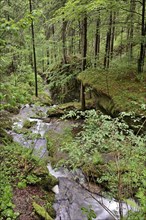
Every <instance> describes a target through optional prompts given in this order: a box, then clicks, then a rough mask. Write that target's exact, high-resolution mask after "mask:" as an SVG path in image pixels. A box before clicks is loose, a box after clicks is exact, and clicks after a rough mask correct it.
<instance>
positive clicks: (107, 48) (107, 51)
mask: <svg viewBox="0 0 146 220" xmlns="http://www.w3.org/2000/svg"><path fill="white" fill-rule="evenodd" d="M111 29H112V12H110V17H109V28H108V31H107V35H106V45H105V56H104V68H109V58H110V51H111V50H110V48H111Z"/></svg>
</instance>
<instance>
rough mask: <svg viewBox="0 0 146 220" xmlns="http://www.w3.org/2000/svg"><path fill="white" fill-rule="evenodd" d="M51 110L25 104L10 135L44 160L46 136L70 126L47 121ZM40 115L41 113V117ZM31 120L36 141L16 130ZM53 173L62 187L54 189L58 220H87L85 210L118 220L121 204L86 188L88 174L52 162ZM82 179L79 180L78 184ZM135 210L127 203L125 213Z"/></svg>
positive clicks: (100, 218) (98, 219) (102, 218)
mask: <svg viewBox="0 0 146 220" xmlns="http://www.w3.org/2000/svg"><path fill="white" fill-rule="evenodd" d="M49 108H51V107H41V106H35V105H32V106H30V105H28V104H27V105H25V106H23V107H22V108H21V110H20V112H19V114H18V115H16V116H14V118H13V119H14V123H13V130H12V131H10V134H11V135H12V136H13V139H14V141H15V142H18V143H20V144H21V145H22V146H24V147H28V148H30V147H31V148H32V149H33V152H34V154H36V155H37V156H39V157H40V158H42V157H47V156H48V154H49V152H47V140H46V139H45V134H46V133H47V132H48V131H50V130H54V131H55V132H57V133H58V134H60V133H61V132H63V129H64V128H65V127H67V126H68V125H69V123H71V122H69V121H63V120H57V119H50V120H48V122H44V120H43V118H46V117H47V115H46V113H47V110H48V109H49ZM38 113H39V114H38ZM26 120H29V121H31V122H35V123H34V125H33V126H32V127H31V128H30V130H31V132H32V133H33V134H36V136H37V137H36V139H35V140H31V139H27V138H26V137H25V136H24V134H23V133H17V132H16V131H15V129H16V128H17V129H19V128H22V127H23V124H24V121H26ZM47 167H48V170H49V172H50V173H51V174H52V175H53V176H55V177H56V178H58V180H59V185H56V186H55V187H54V188H53V189H52V190H53V191H54V193H55V194H56V200H55V204H54V209H55V211H56V220H87V219H88V218H87V215H88V214H87V213H86V214H84V213H83V212H82V210H81V208H86V210H90V209H92V210H94V212H95V214H96V218H94V219H95V220H114V219H116V220H118V219H120V217H119V203H118V202H116V201H115V200H114V199H112V200H108V199H106V198H104V197H101V196H99V195H97V194H95V193H91V192H89V191H88V190H86V189H84V188H83V187H82V184H84V183H85V178H84V175H83V174H82V172H81V171H80V170H76V171H75V172H71V171H70V172H69V171H67V170H66V169H64V168H61V169H60V170H57V171H56V170H54V169H53V168H52V166H51V164H50V163H48V166H47ZM77 179H78V181H76V180H77ZM129 209H131V208H130V207H129V206H128V205H127V204H125V203H123V214H124V215H126V213H127V212H128V210H129Z"/></svg>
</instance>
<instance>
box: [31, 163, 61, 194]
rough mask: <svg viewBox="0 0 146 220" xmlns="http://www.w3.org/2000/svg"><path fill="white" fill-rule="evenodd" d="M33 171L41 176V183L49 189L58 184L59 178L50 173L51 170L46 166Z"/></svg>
mask: <svg viewBox="0 0 146 220" xmlns="http://www.w3.org/2000/svg"><path fill="white" fill-rule="evenodd" d="M32 173H33V174H34V175H35V176H37V177H38V178H40V181H39V184H40V185H41V186H42V187H43V188H44V189H45V190H47V191H50V190H51V189H52V188H53V187H54V186H55V185H57V184H58V180H57V179H56V178H55V177H54V176H52V175H51V174H49V171H48V169H47V167H45V166H42V167H37V168H35V169H34V170H33V171H32Z"/></svg>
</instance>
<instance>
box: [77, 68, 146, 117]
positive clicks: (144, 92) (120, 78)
mask: <svg viewBox="0 0 146 220" xmlns="http://www.w3.org/2000/svg"><path fill="white" fill-rule="evenodd" d="M78 79H80V80H81V81H82V82H83V84H84V85H88V86H87V87H90V86H91V87H94V88H96V89H97V90H98V91H102V92H103V93H106V94H108V95H110V96H111V97H112V99H113V100H114V102H115V104H116V106H117V108H118V109H120V111H134V112H137V113H141V109H140V106H141V104H143V103H145V101H146V86H145V85H146V72H144V73H143V74H141V75H138V74H137V73H136V71H135V70H127V71H125V70H124V71H123V72H122V71H121V70H118V69H109V70H104V69H102V70H101V69H100V70H98V69H87V70H86V71H84V72H81V73H80V74H79V75H78Z"/></svg>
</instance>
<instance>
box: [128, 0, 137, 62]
mask: <svg viewBox="0 0 146 220" xmlns="http://www.w3.org/2000/svg"><path fill="white" fill-rule="evenodd" d="M135 7H136V4H135V0H131V1H130V11H131V12H130V31H129V40H130V42H129V50H130V51H129V52H130V53H129V56H130V61H132V59H133V33H134V21H133V20H134V11H135Z"/></svg>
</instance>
